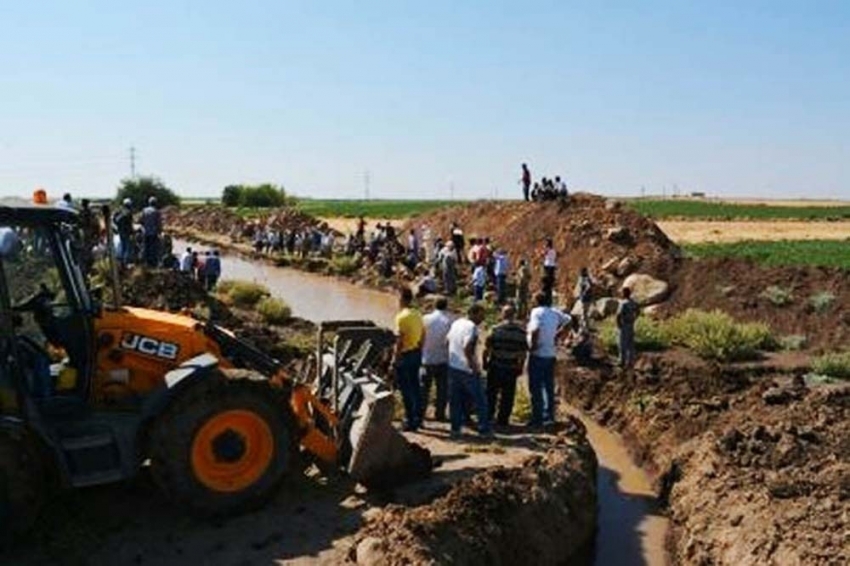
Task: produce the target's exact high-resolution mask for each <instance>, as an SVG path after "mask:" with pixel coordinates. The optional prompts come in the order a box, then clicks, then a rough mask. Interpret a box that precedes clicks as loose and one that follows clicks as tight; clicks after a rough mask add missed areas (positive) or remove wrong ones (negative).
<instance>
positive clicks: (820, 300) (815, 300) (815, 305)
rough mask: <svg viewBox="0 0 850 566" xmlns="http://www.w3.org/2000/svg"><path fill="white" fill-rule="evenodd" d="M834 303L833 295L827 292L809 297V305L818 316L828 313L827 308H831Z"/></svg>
mask: <svg viewBox="0 0 850 566" xmlns="http://www.w3.org/2000/svg"><path fill="white" fill-rule="evenodd" d="M834 302H835V294H834V293H830V292H829V291H821V292H820V293H815V294H814V295H812V296H811V297H809V304H810V305H811V306H812V309H814V311H815V312H816V313H818V314H823V313H825V312H826V311H828V310H829V307H831V306H832V303H834Z"/></svg>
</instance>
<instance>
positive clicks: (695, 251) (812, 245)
mask: <svg viewBox="0 0 850 566" xmlns="http://www.w3.org/2000/svg"><path fill="white" fill-rule="evenodd" d="M683 248H684V249H685V252H686V253H687V254H688V255H689V256H690V257H695V258H712V257H737V258H747V259H752V260H755V261H757V262H758V263H761V264H763V265H777V266H778V265H817V266H825V267H840V268H843V269H850V242H848V241H841V240H784V241H776V242H754V241H749V242H735V243H731V244H711V243H705V244H685V245H684V246H683Z"/></svg>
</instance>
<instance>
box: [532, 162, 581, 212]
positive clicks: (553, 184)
mask: <svg viewBox="0 0 850 566" xmlns="http://www.w3.org/2000/svg"><path fill="white" fill-rule="evenodd" d="M520 183H521V184H522V196H523V199H524V200H526V201H529V200H531V201H550V200H558V201H561V202H566V201H567V200H568V199H569V196H570V193H569V191H568V190H567V183H566V181H562V180H561V177H560V176H559V175H556V176H555V178H554V179H550V178H547V177H542V178H541V179H540V180H539V181H537V182H535V183H534V184H533V185H532V183H531V171H530V170H529V169H528V165H527V164H525V163H523V164H522V177H521V178H520Z"/></svg>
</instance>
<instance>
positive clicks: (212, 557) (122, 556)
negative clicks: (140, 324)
mask: <svg viewBox="0 0 850 566" xmlns="http://www.w3.org/2000/svg"><path fill="white" fill-rule="evenodd" d="M409 438H410V439H411V440H413V441H415V442H418V443H420V444H422V445H424V446H425V447H427V448H428V449H429V450H431V452H432V453H433V454H434V456H435V459H436V460H437V461H438V462H439V463H440V466H439V468H437V469H436V470H435V472H434V474H433V476H432V477H431V478H429V479H427V480H423V481H420V482H417V483H414V484H411V485H408V486H405V487H402V488H398V489H396V490H394V491H393V492H391V493H383V494H380V495H374V494H367V493H365V492H364V490H362V489H361V488H357V487H356V486H355V485H354V484H353V482H352V481H351V480H349V479H348V478H345V477H343V476H338V477H333V478H326V477H323V476H322V475H320V474H319V473H318V471H317V470H316V469H315V468H312V469H310V470H308V472H307V473H306V474H304V475H299V474H295V475H293V477H291V478H289V480H288V481H287V482H286V484H285V485H284V486H283V488H282V489H281V490H280V492H279V493H278V494H277V496H276V497H275V499H274V500H273V501H272V502H271V504H269V505H267V506H266V507H264V508H263V509H261V510H259V511H257V512H255V513H251V514H248V515H245V516H242V517H237V518H234V519H231V520H227V521H221V522H207V521H201V520H196V519H192V518H190V517H188V516H187V515H186V514H185V513H184V512H183V511H182V510H181V509H178V508H175V507H174V506H173V505H171V504H170V503H169V502H168V501H167V500H166V499H165V498H164V497H163V496H162V495H161V494H160V493H159V492H157V491H156V488H155V487H154V486H153V485H152V483H151V481H150V479H149V478H148V475H147V473H143V474H142V475H141V476H140V477H139V478H138V479H137V480H136V481H135V482H133V483H131V484H128V485H113V486H104V487H98V488H92V489H87V490H80V491H78V492H68V493H66V494H64V495H63V496H62V497H60V498H58V499H56V500H54V501H53V502H52V503H51V504H50V505H49V507H48V509H47V511H46V513H45V514H44V519H43V520H42V521H41V522H40V524H39V525H38V529H37V531H36V532H35V533H34V534H33V536H32V537H31V538H30V540H28V541H25V543H24V545H23V546H22V547H21V548H19V549H18V550H17V551H15V552H14V553H12V554H10V555H6V556H2V555H0V563H2V564H15V565H20V566H34V565H42V564H71V565H76V564H86V565H104V566H107V565H108V566H113V565H116V564H156V565H158V566H160V565H161V566H168V565H175V566H177V565H181V566H182V565H184V564H217V565H218V564H222V565H230V564H239V565H245V566H247V565H251V564H256V565H263V566H267V565H269V564H328V565H330V564H340V563H343V562H345V561H346V560H347V559H348V556H349V553H350V551H351V549H352V544H353V536H354V534H355V533H356V532H357V531H358V530H359V529H360V527H361V526H362V525H363V524H364V520H365V517H367V516H368V514H369V513H370V510H375V509H379V508H381V507H383V506H384V505H386V504H387V503H398V504H404V505H418V504H422V503H425V502H427V501H430V500H432V499H434V498H435V497H437V496H439V495H442V494H444V493H446V492H447V491H448V490H449V489H450V488H451V487H452V486H453V485H455V484H456V483H457V482H458V481H459V480H460V479H462V478H465V477H469V476H471V475H474V474H475V473H476V472H479V471H481V470H484V469H488V468H492V467H494V466H503V467H516V466H519V465H520V464H521V463H522V462H523V461H524V460H525V459H526V458H527V457H528V456H531V455H533V454H540V453H543V452H545V451H546V449H547V448H548V446H549V445H550V438H551V437H548V436H546V435H539V436H532V435H529V434H526V433H524V432H522V431H511V434H507V435H506V434H498V435H497V436H496V438H495V439H493V440H488V441H486V442H482V441H481V440H479V439H478V437H477V436H475V435H474V434H470V435H469V436H467V437H465V438H464V439H463V440H461V441H449V440H448V430H447V428H446V426H445V425H443V424H438V423H432V424H430V425H429V426H428V428H427V429H425V430H423V431H421V432H420V433H417V434H411V435H410V436H409ZM373 512H374V511H373Z"/></svg>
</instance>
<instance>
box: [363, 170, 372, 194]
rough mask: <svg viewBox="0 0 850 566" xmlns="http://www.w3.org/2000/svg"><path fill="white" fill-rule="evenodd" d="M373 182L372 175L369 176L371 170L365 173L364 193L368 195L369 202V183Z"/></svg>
mask: <svg viewBox="0 0 850 566" xmlns="http://www.w3.org/2000/svg"><path fill="white" fill-rule="evenodd" d="M370 181H371V175H370V174H369V170H368V169H367V170H366V171H364V172H363V192H364V193H365V195H366V200H369V182H370Z"/></svg>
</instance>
